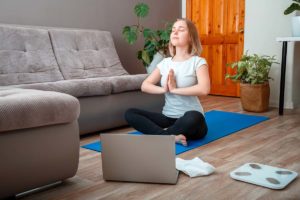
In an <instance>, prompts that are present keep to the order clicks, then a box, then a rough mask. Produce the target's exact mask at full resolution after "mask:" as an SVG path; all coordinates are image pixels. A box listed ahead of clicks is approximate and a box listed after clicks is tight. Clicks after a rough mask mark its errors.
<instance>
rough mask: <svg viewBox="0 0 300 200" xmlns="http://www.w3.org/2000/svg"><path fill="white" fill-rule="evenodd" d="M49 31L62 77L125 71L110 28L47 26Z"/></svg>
mask: <svg viewBox="0 0 300 200" xmlns="http://www.w3.org/2000/svg"><path fill="white" fill-rule="evenodd" d="M49 33H50V37H51V41H52V45H53V49H54V54H55V56H56V59H57V62H58V65H59V67H60V69H61V72H62V74H63V77H64V78H65V79H83V78H93V77H109V76H119V75H125V74H128V73H127V72H126V71H125V69H124V68H123V66H122V65H121V62H120V59H119V57H118V55H117V52H116V49H115V46H114V43H113V39H112V36H111V33H110V32H107V31H97V30H67V29H49Z"/></svg>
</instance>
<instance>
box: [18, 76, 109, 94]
mask: <svg viewBox="0 0 300 200" xmlns="http://www.w3.org/2000/svg"><path fill="white" fill-rule="evenodd" d="M14 87H16V88H23V89H36V90H44V91H55V92H62V93H66V94H69V95H72V96H74V97H84V96H95V95H97V96H98V95H99V96H101V95H109V94H111V91H112V84H111V83H110V81H108V79H107V78H105V77H100V78H89V79H73V80H63V81H57V82H47V83H35V84H24V85H15V86H14Z"/></svg>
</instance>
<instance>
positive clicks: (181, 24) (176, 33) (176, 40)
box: [170, 20, 190, 47]
mask: <svg viewBox="0 0 300 200" xmlns="http://www.w3.org/2000/svg"><path fill="white" fill-rule="evenodd" d="M170 40H171V43H172V45H173V46H175V47H185V46H188V45H189V41H190V38H189V31H188V27H187V25H186V23H185V21H182V20H179V21H177V22H175V23H174V25H173V27H172V32H171V36H170Z"/></svg>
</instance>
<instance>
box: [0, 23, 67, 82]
mask: <svg viewBox="0 0 300 200" xmlns="http://www.w3.org/2000/svg"><path fill="white" fill-rule="evenodd" d="M59 80H63V76H62V74H61V72H60V70H59V67H58V65H57V62H56V59H55V56H54V53H53V49H52V45H51V42H50V37H49V33H48V31H47V30H45V29H39V28H27V27H16V26H13V25H12V26H10V25H0V86H6V85H18V84H28V83H40V82H52V81H59Z"/></svg>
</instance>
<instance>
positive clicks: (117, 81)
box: [108, 74, 147, 93]
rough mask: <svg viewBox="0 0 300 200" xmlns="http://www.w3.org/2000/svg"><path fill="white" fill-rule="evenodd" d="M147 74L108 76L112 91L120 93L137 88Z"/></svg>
mask: <svg viewBox="0 0 300 200" xmlns="http://www.w3.org/2000/svg"><path fill="white" fill-rule="evenodd" d="M146 77H147V74H135V75H124V76H113V77H109V78H108V79H110V83H111V84H112V93H121V92H126V91H132V90H139V89H140V88H141V85H142V83H143V81H144V80H145V78H146Z"/></svg>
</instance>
